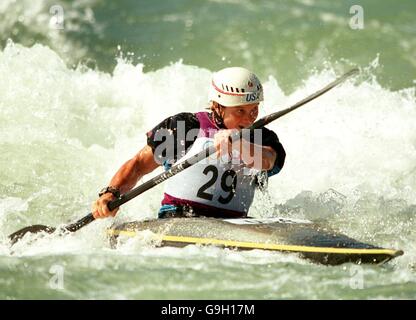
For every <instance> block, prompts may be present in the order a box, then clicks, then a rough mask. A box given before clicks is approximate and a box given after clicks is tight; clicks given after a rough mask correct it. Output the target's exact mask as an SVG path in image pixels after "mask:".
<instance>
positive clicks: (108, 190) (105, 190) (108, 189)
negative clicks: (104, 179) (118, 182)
mask: <svg viewBox="0 0 416 320" xmlns="http://www.w3.org/2000/svg"><path fill="white" fill-rule="evenodd" d="M106 193H112V194H113V196H114V197H116V198H120V190H119V189H118V188H114V187H112V186H108V187H105V188H103V189H102V190H101V191H100V193H99V194H98V196H99V197H101V196H102V195H103V194H106Z"/></svg>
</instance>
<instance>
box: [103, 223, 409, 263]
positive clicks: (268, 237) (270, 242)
mask: <svg viewBox="0 0 416 320" xmlns="http://www.w3.org/2000/svg"><path fill="white" fill-rule="evenodd" d="M147 230H148V231H151V232H153V233H154V234H156V236H157V237H158V239H159V240H160V245H161V246H175V247H184V246H187V245H190V244H199V245H215V246H220V247H228V248H235V249H239V250H250V249H261V250H272V251H281V252H294V253H297V254H300V256H301V257H303V258H307V259H309V260H311V261H313V262H317V263H322V264H327V265H339V264H342V263H346V262H353V263H374V264H379V263H384V262H387V261H389V260H391V259H393V258H395V257H397V256H400V255H402V254H403V251H401V250H394V249H385V248H380V247H377V246H374V245H371V244H367V243H363V242H360V241H357V240H355V239H352V238H350V237H348V236H346V235H343V234H341V233H337V232H334V231H332V230H329V229H327V228H325V227H323V226H320V225H318V224H315V223H312V222H310V221H307V220H293V219H286V218H268V219H250V218H247V219H214V218H168V219H155V220H148V221H132V222H127V223H123V224H121V225H118V226H113V227H111V228H110V229H108V230H107V234H108V235H109V238H110V244H111V246H112V247H113V248H114V247H116V246H117V241H118V238H119V237H120V236H123V237H135V236H137V235H138V234H139V233H140V232H142V231H147Z"/></svg>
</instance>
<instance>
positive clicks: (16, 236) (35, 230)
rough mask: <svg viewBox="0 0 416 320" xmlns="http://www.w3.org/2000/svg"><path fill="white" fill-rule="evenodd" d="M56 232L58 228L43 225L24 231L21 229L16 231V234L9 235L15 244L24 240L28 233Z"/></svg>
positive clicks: (30, 227)
mask: <svg viewBox="0 0 416 320" xmlns="http://www.w3.org/2000/svg"><path fill="white" fill-rule="evenodd" d="M55 230H56V228H53V227H48V226H44V225H41V224H36V225H33V226H29V227H25V228H23V229H20V230H18V231H16V232H15V233H12V234H11V235H9V239H10V241H11V243H12V245H13V244H15V243H16V242H17V241H19V240H20V239H22V238H23V237H24V236H25V234H26V233H38V232H47V233H53V232H54V231H55Z"/></svg>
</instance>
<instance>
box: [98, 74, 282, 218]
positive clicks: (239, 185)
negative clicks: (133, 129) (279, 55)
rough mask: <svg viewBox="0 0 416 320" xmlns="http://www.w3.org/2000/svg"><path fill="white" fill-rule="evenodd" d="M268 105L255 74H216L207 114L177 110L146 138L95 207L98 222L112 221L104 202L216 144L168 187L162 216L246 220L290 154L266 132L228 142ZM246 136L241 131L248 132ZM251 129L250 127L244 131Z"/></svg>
mask: <svg viewBox="0 0 416 320" xmlns="http://www.w3.org/2000/svg"><path fill="white" fill-rule="evenodd" d="M261 101H263V87H262V85H261V83H260V81H259V79H258V78H257V76H256V75H255V74H254V73H252V72H250V71H249V70H247V69H245V68H241V67H231V68H225V69H222V70H220V71H218V72H216V73H214V75H213V77H212V82H211V87H210V111H209V112H208V111H206V112H197V113H179V114H176V115H173V116H170V117H168V118H167V119H165V120H163V121H162V122H161V123H160V124H158V125H157V126H156V127H155V128H153V129H152V130H150V131H149V132H148V133H147V144H146V145H145V146H144V147H143V148H142V149H141V150H140V151H139V152H138V153H137V154H136V155H135V156H134V157H133V158H132V159H130V160H128V161H127V162H126V163H124V164H123V165H122V166H121V168H120V169H119V170H118V171H117V173H116V174H115V175H114V177H113V178H112V179H111V181H110V183H109V185H108V186H107V187H105V188H104V189H102V190H101V192H100V193H99V198H98V199H97V200H96V201H95V202H94V203H93V206H92V212H93V215H94V217H95V218H105V217H108V216H115V215H116V213H117V211H118V208H117V209H114V210H113V211H112V212H110V211H109V209H108V208H107V203H108V202H109V201H112V200H114V199H116V197H119V196H120V194H122V193H125V192H127V191H129V190H131V189H132V188H134V186H135V185H136V183H137V182H138V181H139V180H140V179H141V178H142V177H143V176H144V175H146V174H148V173H150V172H152V171H153V170H155V169H156V168H158V167H159V166H161V165H163V166H164V168H165V169H169V167H170V166H172V165H173V164H175V163H179V162H180V161H181V160H182V159H185V158H187V157H189V156H191V155H193V154H196V153H198V152H200V151H202V150H203V149H204V148H205V147H206V146H207V144H210V143H213V144H214V146H215V148H216V150H217V153H216V155H215V157H210V158H209V159H205V161H204V160H203V161H200V162H198V163H197V164H194V165H193V166H191V167H190V168H188V169H186V170H184V171H182V172H181V173H179V174H177V175H175V176H173V177H171V178H169V179H168V180H167V181H165V182H164V184H165V192H164V197H163V200H162V205H161V208H160V210H159V213H158V216H159V218H166V217H189V216H208V217H218V218H239V217H245V216H247V213H248V210H249V208H250V206H251V204H252V202H253V198H254V192H255V189H256V188H258V187H261V186H264V185H267V184H265V183H264V181H265V180H267V178H268V177H270V176H273V175H275V174H277V173H279V172H280V170H281V169H282V167H283V165H284V162H285V157H286V153H285V150H284V148H283V146H282V144H281V143H280V142H279V139H278V137H277V135H276V134H275V133H274V132H273V131H271V130H269V129H267V128H265V127H263V128H262V129H257V130H256V132H254V133H253V132H251V133H250V134H243V139H241V140H239V141H238V142H234V143H231V142H230V141H229V136H230V135H231V134H232V133H233V132H235V131H236V130H242V129H244V128H247V127H249V126H250V125H251V124H253V123H254V121H255V120H256V118H257V116H258V108H259V104H260V102H261ZM243 131H244V130H243ZM246 131H248V130H246Z"/></svg>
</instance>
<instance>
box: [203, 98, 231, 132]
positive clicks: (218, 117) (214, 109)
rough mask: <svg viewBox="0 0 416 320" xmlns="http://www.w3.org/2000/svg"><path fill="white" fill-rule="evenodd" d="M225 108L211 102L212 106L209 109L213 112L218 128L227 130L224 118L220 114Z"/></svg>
mask: <svg viewBox="0 0 416 320" xmlns="http://www.w3.org/2000/svg"><path fill="white" fill-rule="evenodd" d="M222 108H224V106H222V105H220V104H219V103H218V102H215V101H210V105H209V107H208V108H207V109H209V110H211V114H212V118H213V120H214V122H215V124H216V125H217V126H218V128H221V129H227V128H226V126H225V124H224V119H223V116H222V115H221V114H220V112H221V110H222Z"/></svg>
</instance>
